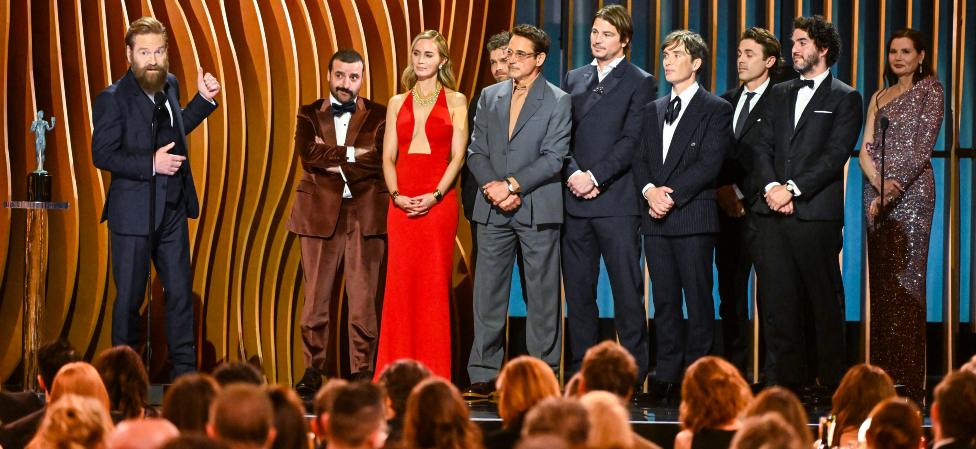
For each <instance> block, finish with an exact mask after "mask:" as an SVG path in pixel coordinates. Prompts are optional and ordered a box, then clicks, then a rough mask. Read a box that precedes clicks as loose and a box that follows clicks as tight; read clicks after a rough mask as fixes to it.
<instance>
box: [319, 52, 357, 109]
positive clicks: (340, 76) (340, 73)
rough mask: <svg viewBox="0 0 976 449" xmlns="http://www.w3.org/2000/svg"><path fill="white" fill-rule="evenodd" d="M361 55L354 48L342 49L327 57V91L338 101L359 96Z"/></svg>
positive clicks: (351, 99) (346, 101) (348, 100)
mask: <svg viewBox="0 0 976 449" xmlns="http://www.w3.org/2000/svg"><path fill="white" fill-rule="evenodd" d="M364 67H365V65H364V64H363V57H362V55H360V54H359V53H358V52H356V50H352V49H343V50H339V51H337V52H335V54H333V55H332V58H330V59H329V75H328V80H329V93H331V94H332V96H333V97H335V99H336V100H338V101H339V102H340V103H348V102H350V101H353V100H355V99H356V97H358V96H359V89H361V88H362V87H363V70H364Z"/></svg>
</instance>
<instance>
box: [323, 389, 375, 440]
mask: <svg viewBox="0 0 976 449" xmlns="http://www.w3.org/2000/svg"><path fill="white" fill-rule="evenodd" d="M383 397H384V394H383V388H382V387H380V386H378V385H374V384H371V383H369V382H356V383H352V384H348V385H346V386H343V387H340V388H339V389H338V390H337V391H336V394H335V401H334V402H333V403H332V407H331V409H330V410H329V433H328V435H329V436H328V442H329V449H379V448H381V447H383V444H384V443H385V442H386V416H385V415H386V413H385V411H386V406H385V404H384V399H383Z"/></svg>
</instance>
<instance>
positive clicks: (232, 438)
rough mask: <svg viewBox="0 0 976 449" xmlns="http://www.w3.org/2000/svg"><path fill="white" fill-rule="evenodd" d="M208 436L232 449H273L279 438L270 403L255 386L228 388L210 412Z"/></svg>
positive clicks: (241, 384)
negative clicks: (276, 437)
mask: <svg viewBox="0 0 976 449" xmlns="http://www.w3.org/2000/svg"><path fill="white" fill-rule="evenodd" d="M207 434H208V435H209V436H210V437H211V438H215V439H217V440H220V441H222V442H224V444H226V445H228V446H230V448H231V449H270V448H271V445H272V444H273V443H274V439H275V435H276V430H275V428H274V408H273V407H272V405H271V400H270V399H268V395H267V394H266V393H265V392H264V391H263V390H261V388H259V387H257V386H254V385H248V384H245V383H238V384H233V385H229V386H227V387H225V388H224V389H223V390H221V392H220V394H218V395H217V399H216V400H215V401H214V403H213V406H211V408H210V422H209V423H208V424H207Z"/></svg>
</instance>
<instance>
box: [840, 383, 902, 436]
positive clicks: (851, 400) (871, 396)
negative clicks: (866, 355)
mask: <svg viewBox="0 0 976 449" xmlns="http://www.w3.org/2000/svg"><path fill="white" fill-rule="evenodd" d="M894 396H895V386H894V384H893V383H892V381H891V377H888V374H887V373H885V372H884V370H882V369H881V368H879V367H877V366H874V365H867V364H860V365H855V366H852V367H851V369H849V370H848V371H847V374H845V375H844V378H843V379H841V381H840V386H839V387H837V391H836V392H834V398H833V408H831V410H830V413H831V414H832V415H834V416H835V417H836V418H835V419H836V420H835V422H834V429H836V430H835V431H834V441H833V442H832V443H833V444H832V445H831V446H840V447H847V445H849V444H851V443H854V442H857V431H858V429H860V428H861V423H863V422H864V420H865V419H867V417H868V414H869V413H871V409H873V408H874V406H876V405H878V403H880V402H881V401H883V400H885V399H888V398H891V397H894Z"/></svg>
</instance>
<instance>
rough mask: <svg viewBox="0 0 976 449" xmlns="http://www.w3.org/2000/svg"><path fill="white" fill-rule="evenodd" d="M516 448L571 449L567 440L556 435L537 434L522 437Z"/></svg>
mask: <svg viewBox="0 0 976 449" xmlns="http://www.w3.org/2000/svg"><path fill="white" fill-rule="evenodd" d="M515 449H570V448H569V444H568V443H566V440H565V439H563V438H560V437H557V436H555V435H537V436H531V437H525V438H522V440H520V441H519V442H518V444H516V445H515Z"/></svg>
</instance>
